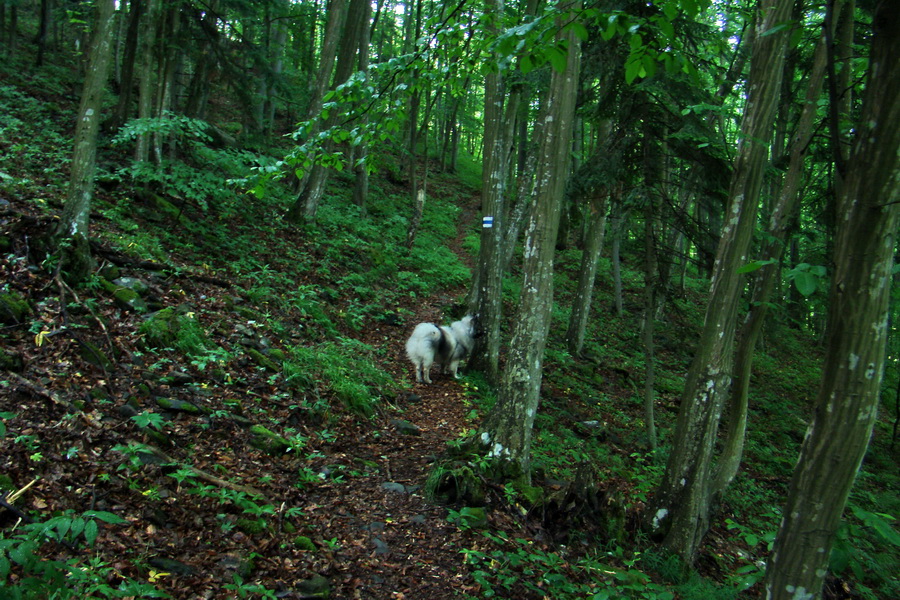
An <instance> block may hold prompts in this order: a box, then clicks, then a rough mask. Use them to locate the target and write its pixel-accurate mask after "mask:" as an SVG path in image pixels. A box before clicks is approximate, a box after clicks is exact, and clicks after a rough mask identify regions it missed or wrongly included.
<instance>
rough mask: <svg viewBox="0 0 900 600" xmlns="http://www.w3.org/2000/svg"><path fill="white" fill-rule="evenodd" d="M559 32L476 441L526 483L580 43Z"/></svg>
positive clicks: (566, 165) (566, 166)
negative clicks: (490, 394) (490, 388)
mask: <svg viewBox="0 0 900 600" xmlns="http://www.w3.org/2000/svg"><path fill="white" fill-rule="evenodd" d="M572 10H573V11H574V10H576V9H575V8H573V9H572ZM559 37H562V39H565V40H566V41H567V43H568V51H569V52H568V58H567V62H566V69H565V72H564V73H558V72H557V71H556V70H554V71H553V73H552V76H551V79H550V90H549V98H548V101H547V103H546V111H545V112H544V114H543V116H542V119H543V121H544V127H543V133H542V140H541V144H540V152H539V157H540V158H539V160H538V168H537V181H538V187H537V202H536V204H535V210H534V212H533V213H532V215H531V217H530V218H529V221H528V226H527V227H526V234H525V250H524V257H523V271H524V281H523V285H522V297H521V302H520V305H519V311H518V315H517V318H516V320H515V326H514V328H513V332H512V338H511V340H510V345H509V353H508V358H507V362H506V366H505V368H504V370H503V376H502V383H501V386H500V391H499V394H498V398H497V403H496V404H495V405H494V408H493V409H492V410H491V413H490V414H489V415H488V417H487V419H486V420H485V422H484V424H483V425H482V428H481V431H480V435H479V439H478V441H479V442H480V443H481V444H482V446H483V447H484V450H485V452H486V453H487V454H488V456H489V457H490V458H494V459H497V460H498V461H500V464H502V465H504V466H505V467H507V468H508V471H509V473H508V474H509V475H512V476H514V477H521V478H523V479H525V480H530V474H529V466H530V453H531V434H532V426H533V425H534V418H535V415H536V414H537V408H538V401H539V394H540V389H541V379H542V377H541V368H542V365H543V358H544V347H545V345H546V343H547V333H548V330H549V326H550V312H551V308H552V305H553V256H554V253H555V248H556V235H557V230H558V227H559V215H560V210H561V207H562V198H563V192H564V189H565V183H566V178H567V175H568V173H569V170H570V169H569V166H570V165H569V157H570V149H571V142H572V123H573V121H574V116H575V96H576V91H577V89H578V88H577V86H578V70H579V63H580V41H579V39H578V37H576V36H575V34H574V31H573V30H572V29H571V28H570V29H569V31H567V32H561V33H560V34H558V38H559ZM560 41H562V40H560Z"/></svg>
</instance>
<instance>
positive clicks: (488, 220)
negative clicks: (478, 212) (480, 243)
mask: <svg viewBox="0 0 900 600" xmlns="http://www.w3.org/2000/svg"><path fill="white" fill-rule="evenodd" d="M481 226H482V227H483V228H484V229H490V228H491V227H493V226H494V217H482V218H481Z"/></svg>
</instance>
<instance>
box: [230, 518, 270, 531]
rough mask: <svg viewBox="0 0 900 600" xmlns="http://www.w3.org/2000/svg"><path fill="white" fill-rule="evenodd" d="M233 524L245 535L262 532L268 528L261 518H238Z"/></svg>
mask: <svg viewBox="0 0 900 600" xmlns="http://www.w3.org/2000/svg"><path fill="white" fill-rule="evenodd" d="M234 524H235V526H236V527H237V528H238V529H240V530H241V531H243V532H244V533H246V534H247V535H256V534H258V533H263V532H265V531H266V530H267V529H268V528H269V527H268V525H266V522H265V521H263V520H262V519H238V520H237V521H235V523H234Z"/></svg>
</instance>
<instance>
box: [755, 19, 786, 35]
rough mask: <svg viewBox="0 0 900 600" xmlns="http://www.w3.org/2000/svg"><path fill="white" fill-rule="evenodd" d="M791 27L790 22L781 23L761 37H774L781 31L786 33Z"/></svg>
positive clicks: (763, 33)
mask: <svg viewBox="0 0 900 600" xmlns="http://www.w3.org/2000/svg"><path fill="white" fill-rule="evenodd" d="M789 27H791V23H790V22H786V23H779V24H778V25H775V26H774V27H772V28H771V29H769V30H768V31H764V32H762V33H761V34H760V36H759V37H766V36H767V35H773V34H775V33H778V32H779V31H784V30H785V29H788V28H789Z"/></svg>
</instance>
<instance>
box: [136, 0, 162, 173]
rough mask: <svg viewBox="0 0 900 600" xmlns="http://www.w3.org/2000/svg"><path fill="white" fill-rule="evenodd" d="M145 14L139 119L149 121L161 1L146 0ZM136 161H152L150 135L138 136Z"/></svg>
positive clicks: (141, 33)
mask: <svg viewBox="0 0 900 600" xmlns="http://www.w3.org/2000/svg"><path fill="white" fill-rule="evenodd" d="M145 1H146V5H145V12H144V14H143V15H142V16H141V22H140V27H139V30H140V31H139V35H138V37H139V41H138V56H139V57H140V58H139V59H138V60H140V66H139V68H138V72H139V73H140V79H139V82H138V118H140V119H149V118H150V117H151V116H152V112H153V79H154V77H153V74H154V70H153V42H154V39H155V37H156V18H157V12H158V11H159V0H145ZM134 159H135V160H136V161H138V162H145V161H147V160H150V134H148V133H142V134H141V135H139V136H138V138H137V142H136V144H135V149H134Z"/></svg>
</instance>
